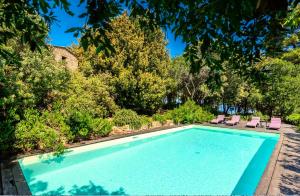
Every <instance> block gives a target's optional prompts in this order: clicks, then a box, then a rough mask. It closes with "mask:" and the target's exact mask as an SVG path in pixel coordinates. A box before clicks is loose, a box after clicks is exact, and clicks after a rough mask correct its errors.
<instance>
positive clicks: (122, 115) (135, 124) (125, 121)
mask: <svg viewBox="0 0 300 196" xmlns="http://www.w3.org/2000/svg"><path fill="white" fill-rule="evenodd" d="M142 120H143V119H142V118H141V117H140V116H139V115H137V113H136V112H135V111H133V110H129V109H121V110H118V111H116V113H115V115H114V116H113V122H114V124H115V125H116V126H125V125H129V127H130V128H132V129H140V128H141V127H142V125H143V121H142Z"/></svg>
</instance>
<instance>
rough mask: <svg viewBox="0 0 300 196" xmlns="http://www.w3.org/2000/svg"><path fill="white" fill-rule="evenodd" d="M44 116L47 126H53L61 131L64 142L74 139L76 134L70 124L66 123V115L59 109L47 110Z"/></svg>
mask: <svg viewBox="0 0 300 196" xmlns="http://www.w3.org/2000/svg"><path fill="white" fill-rule="evenodd" d="M42 118H43V121H44V122H45V124H46V125H47V126H49V127H52V128H53V129H55V130H56V131H57V132H58V133H59V135H60V138H61V140H63V141H64V143H68V142H69V141H72V140H73V139H74V134H73V133H72V132H71V129H70V126H69V125H68V124H67V123H66V118H65V116H63V115H62V114H61V113H60V112H59V111H53V112H49V111H45V112H44V113H43V115H42Z"/></svg>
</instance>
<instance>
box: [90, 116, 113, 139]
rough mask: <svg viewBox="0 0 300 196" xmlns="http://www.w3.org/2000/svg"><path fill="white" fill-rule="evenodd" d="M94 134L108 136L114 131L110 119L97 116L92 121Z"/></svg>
mask: <svg viewBox="0 0 300 196" xmlns="http://www.w3.org/2000/svg"><path fill="white" fill-rule="evenodd" d="M92 129H93V134H95V135H98V136H102V137H103V136H108V135H109V133H110V132H111V131H112V123H111V121H109V120H108V119H101V118H95V119H94V120H93V123H92Z"/></svg>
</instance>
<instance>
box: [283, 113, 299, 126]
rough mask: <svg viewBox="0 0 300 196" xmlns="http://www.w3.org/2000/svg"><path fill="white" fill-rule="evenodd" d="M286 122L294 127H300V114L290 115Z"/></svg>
mask: <svg viewBox="0 0 300 196" xmlns="http://www.w3.org/2000/svg"><path fill="white" fill-rule="evenodd" d="M286 120H287V121H288V122H289V123H291V124H293V125H299V126H300V114H298V113H293V114H291V115H289V116H288V117H287V118H286Z"/></svg>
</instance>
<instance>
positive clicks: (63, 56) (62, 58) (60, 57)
mask: <svg viewBox="0 0 300 196" xmlns="http://www.w3.org/2000/svg"><path fill="white" fill-rule="evenodd" d="M53 54H54V58H55V60H56V61H58V62H65V65H66V68H67V69H69V70H71V71H74V70H76V69H77V68H78V59H77V58H76V56H75V55H73V54H72V53H71V52H70V51H69V50H68V49H66V48H64V47H58V46H53Z"/></svg>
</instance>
